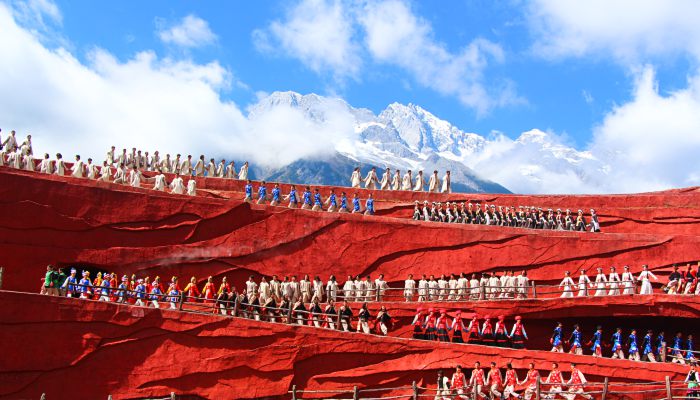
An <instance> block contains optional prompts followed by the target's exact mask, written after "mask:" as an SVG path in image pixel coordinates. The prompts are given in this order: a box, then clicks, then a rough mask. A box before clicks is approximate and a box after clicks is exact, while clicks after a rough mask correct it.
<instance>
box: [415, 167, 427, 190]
mask: <svg viewBox="0 0 700 400" xmlns="http://www.w3.org/2000/svg"><path fill="white" fill-rule="evenodd" d="M423 190H425V178H423V171H418V176H416V184H415V185H414V186H413V191H414V192H422V191H423Z"/></svg>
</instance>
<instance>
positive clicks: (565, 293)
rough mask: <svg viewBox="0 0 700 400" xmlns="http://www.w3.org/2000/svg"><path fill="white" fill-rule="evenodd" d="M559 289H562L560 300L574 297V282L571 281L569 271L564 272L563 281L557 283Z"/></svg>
mask: <svg viewBox="0 0 700 400" xmlns="http://www.w3.org/2000/svg"><path fill="white" fill-rule="evenodd" d="M559 288H560V289H562V294H561V296H560V297H562V298H571V297H574V280H573V279H571V276H570V275H569V271H566V272H564V279H562V281H561V283H559Z"/></svg>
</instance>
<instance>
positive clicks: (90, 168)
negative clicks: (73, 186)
mask: <svg viewBox="0 0 700 400" xmlns="http://www.w3.org/2000/svg"><path fill="white" fill-rule="evenodd" d="M85 169H87V177H88V179H97V165H95V164H93V163H92V158H88V162H87V165H86V166H85Z"/></svg>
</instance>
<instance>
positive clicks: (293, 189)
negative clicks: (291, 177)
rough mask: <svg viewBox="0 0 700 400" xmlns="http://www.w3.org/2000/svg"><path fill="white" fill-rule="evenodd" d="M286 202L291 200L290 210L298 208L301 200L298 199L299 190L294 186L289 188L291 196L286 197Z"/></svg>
mask: <svg viewBox="0 0 700 400" xmlns="http://www.w3.org/2000/svg"><path fill="white" fill-rule="evenodd" d="M284 199H285V200H289V206H288V207H289V208H297V204H299V199H298V198H297V189H296V187H295V186H294V185H292V186H291V187H290V188H289V194H288V195H287V196H285V198H284Z"/></svg>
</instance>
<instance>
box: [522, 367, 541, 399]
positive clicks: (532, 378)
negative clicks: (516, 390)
mask: <svg viewBox="0 0 700 400" xmlns="http://www.w3.org/2000/svg"><path fill="white" fill-rule="evenodd" d="M539 378H540V373H539V372H537V370H536V369H535V364H534V363H530V365H529V366H528V371H527V375H526V376H525V380H524V381H523V382H520V384H521V385H525V393H524V396H523V397H524V398H525V400H530V399H531V398H532V396H535V394H536V393H537V380H538V379H539Z"/></svg>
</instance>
